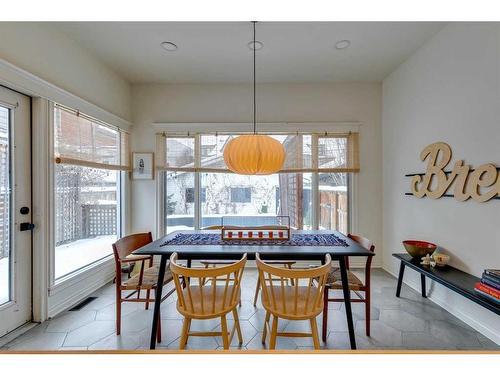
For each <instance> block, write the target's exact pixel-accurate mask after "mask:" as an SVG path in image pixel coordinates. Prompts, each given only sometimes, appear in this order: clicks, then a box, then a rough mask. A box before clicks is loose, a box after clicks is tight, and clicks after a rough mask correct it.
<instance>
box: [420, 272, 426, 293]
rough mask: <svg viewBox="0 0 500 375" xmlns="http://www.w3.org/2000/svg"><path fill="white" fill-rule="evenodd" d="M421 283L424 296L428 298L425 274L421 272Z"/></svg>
mask: <svg viewBox="0 0 500 375" xmlns="http://www.w3.org/2000/svg"><path fill="white" fill-rule="evenodd" d="M420 284H421V287H422V297H424V298H427V294H426V290H425V275H424V274H423V273H421V274H420Z"/></svg>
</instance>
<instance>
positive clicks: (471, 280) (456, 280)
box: [392, 254, 500, 315]
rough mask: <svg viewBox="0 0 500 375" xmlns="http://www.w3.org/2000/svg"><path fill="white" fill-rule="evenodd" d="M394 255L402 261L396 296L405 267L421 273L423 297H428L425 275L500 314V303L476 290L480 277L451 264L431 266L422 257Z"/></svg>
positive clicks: (398, 294)
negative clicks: (425, 263)
mask: <svg viewBox="0 0 500 375" xmlns="http://www.w3.org/2000/svg"><path fill="white" fill-rule="evenodd" d="M392 256H393V257H395V258H397V259H399V260H400V261H401V265H400V266H399V276H398V287H397V289H396V297H399V296H400V294H401V285H402V283H403V275H404V272H405V267H406V266H408V267H409V268H411V269H413V270H415V271H417V272H419V273H420V281H421V288H422V297H427V295H426V289H425V277H426V276H427V277H428V278H430V279H432V280H434V281H435V282H437V283H439V284H441V285H443V286H445V287H447V288H448V289H451V290H453V291H454V292H456V293H458V294H460V295H461V296H463V297H465V298H468V299H470V300H471V301H473V302H476V303H477V304H479V305H481V306H483V307H485V308H487V309H488V310H490V311H493V312H494V313H495V314H497V315H500V305H499V304H496V303H495V302H493V301H489V300H487V299H486V298H484V297H482V296H481V295H480V294H478V293H476V292H475V291H474V285H475V284H476V283H477V282H478V281H480V279H479V278H478V277H475V276H472V275H470V274H468V273H466V272H463V271H460V270H458V269H456V268H454V267H451V266H445V267H430V266H424V265H421V264H420V261H421V260H420V258H412V257H411V256H410V255H409V254H392Z"/></svg>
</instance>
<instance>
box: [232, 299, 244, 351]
mask: <svg viewBox="0 0 500 375" xmlns="http://www.w3.org/2000/svg"><path fill="white" fill-rule="evenodd" d="M233 317H234V325H235V327H236V333H237V334H238V342H239V343H240V345H243V335H242V334H241V327H240V319H239V318H238V311H236V308H235V309H234V310H233Z"/></svg>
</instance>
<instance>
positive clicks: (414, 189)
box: [405, 142, 500, 202]
mask: <svg viewBox="0 0 500 375" xmlns="http://www.w3.org/2000/svg"><path fill="white" fill-rule="evenodd" d="M451 155H452V154H451V147H450V146H449V145H448V144H446V143H444V142H436V143H432V144H430V145H429V146H427V147H425V148H424V149H423V150H422V152H421V153H420V160H422V161H426V160H427V170H426V172H425V173H413V174H407V175H405V176H406V177H411V186H410V188H411V193H406V195H413V196H415V197H417V198H423V197H426V196H427V197H429V198H433V199H437V198H441V197H455V199H457V200H458V201H462V202H463V201H466V200H468V199H469V198H472V199H473V200H475V201H477V202H486V201H489V200H490V199H500V177H499V175H500V168H499V167H497V166H496V165H494V164H491V163H488V164H483V165H480V166H479V167H477V168H476V169H472V168H471V166H470V165H465V164H464V161H463V160H457V161H456V162H455V165H454V166H453V169H452V170H451V171H445V168H446V166H447V165H448V164H449V162H450V160H451ZM452 185H454V186H453V194H450V193H449V194H447V192H448V191H449V190H451V186H452Z"/></svg>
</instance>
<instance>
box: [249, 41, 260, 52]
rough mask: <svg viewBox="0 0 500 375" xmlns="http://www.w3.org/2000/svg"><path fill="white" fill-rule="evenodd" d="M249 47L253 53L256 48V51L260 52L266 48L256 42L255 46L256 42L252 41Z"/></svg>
mask: <svg viewBox="0 0 500 375" xmlns="http://www.w3.org/2000/svg"><path fill="white" fill-rule="evenodd" d="M247 46H248V48H250V50H251V51H253V49H254V48H255V50H256V51H258V50H260V49H262V48H264V43H262V42H259V41H258V40H256V41H255V44H254V41H253V40H252V41H250V42H248V44H247Z"/></svg>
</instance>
